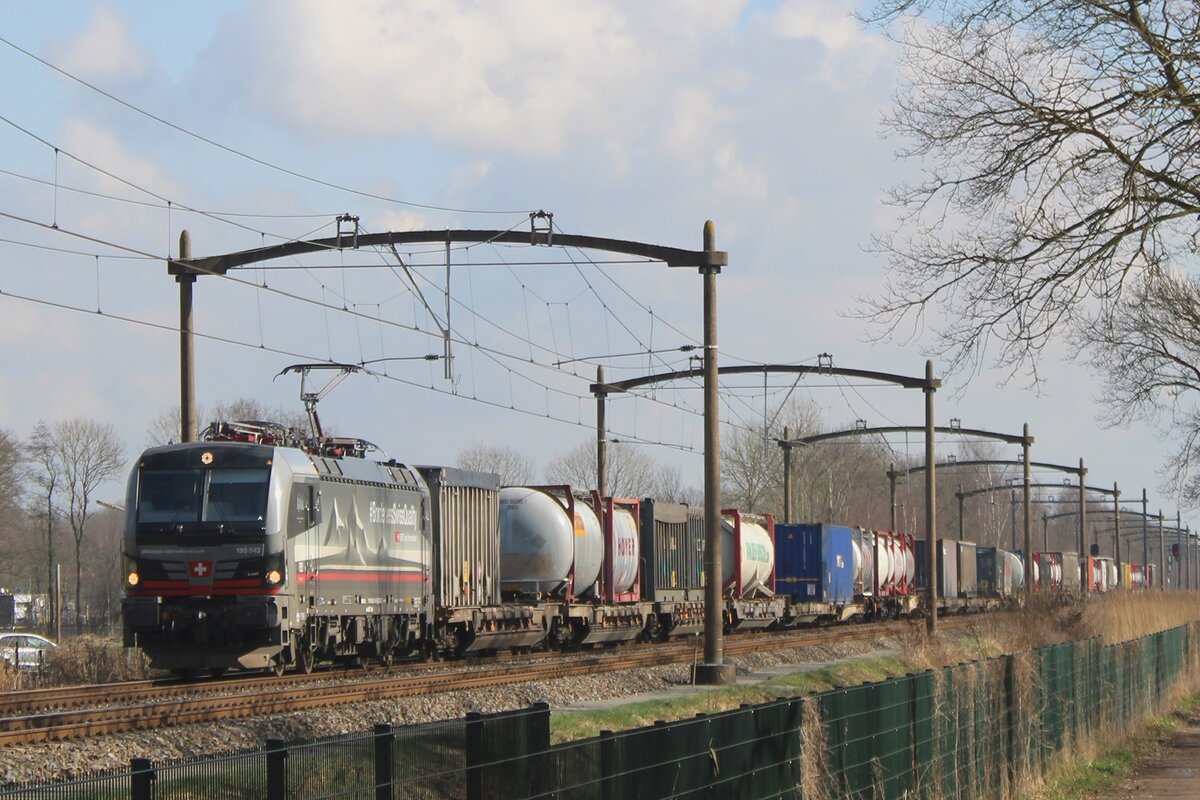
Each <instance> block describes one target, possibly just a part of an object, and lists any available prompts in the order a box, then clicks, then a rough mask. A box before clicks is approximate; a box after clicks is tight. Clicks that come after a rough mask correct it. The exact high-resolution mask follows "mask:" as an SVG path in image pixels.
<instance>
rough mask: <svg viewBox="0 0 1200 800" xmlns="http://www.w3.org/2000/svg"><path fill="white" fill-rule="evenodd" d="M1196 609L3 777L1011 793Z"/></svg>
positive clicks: (535, 789)
mask: <svg viewBox="0 0 1200 800" xmlns="http://www.w3.org/2000/svg"><path fill="white" fill-rule="evenodd" d="M1198 636H1200V623H1197V624H1193V625H1191V626H1185V627H1180V628H1175V629H1172V630H1169V631H1164V632H1162V633H1158V634H1154V635H1152V636H1147V637H1145V638H1142V639H1138V640H1134V641H1131V642H1125V643H1123V644H1119V645H1113V646H1108V647H1104V646H1101V645H1100V643H1099V642H1098V641H1096V640H1091V641H1085V642H1075V643H1071V644H1063V645H1057V646H1055V647H1047V648H1043V649H1040V650H1035V651H1032V652H1027V653H1020V654H1016V655H1012V656H1004V657H1000V658H995V659H990V660H987V661H978V662H972V663H969V664H959V665H957V666H952V667H946V668H943V669H939V670H931V671H929V672H923V673H920V674H914V675H907V676H904V677H902V678H894V679H891V680H887V681H882V682H879V683H872V684H863V685H861V686H854V687H847V688H840V689H834V690H831V691H828V692H823V693H821V694H817V695H812V696H809V697H805V698H794V697H793V698H781V699H779V700H776V701H773V702H769V703H764V704H761V705H756V706H743V707H742V708H739V709H736V710H732V711H727V712H724V713H719V714H707V715H699V716H696V717H694V718H692V719H686V720H681V721H677V722H671V723H664V722H660V723H656V724H655V725H652V726H649V727H644V728H637V729H634V730H627V731H620V732H611V731H605V732H603V733H602V734H601V735H600V736H599V737H596V738H592V739H586V740H582V741H577V742H569V743H564V744H557V745H551V724H550V709H549V707H548V706H547V705H546V704H544V703H542V704H536V705H534V706H531V707H530V708H528V709H523V710H520V711H513V712H505V713H502V714H491V715H483V714H469V715H467V717H466V719H463V720H455V721H450V722H443V723H436V724H430V725H419V726H412V727H404V728H393V727H392V726H391V725H377V726H376V727H375V729H374V730H373V731H371V732H366V733H361V734H356V735H351V736H342V737H338V738H336V739H329V740H324V741H315V742H309V743H302V744H285V743H284V742H283V741H280V740H272V741H269V742H268V743H267V746H266V747H265V748H264V749H261V750H255V751H250V752H244V753H235V754H232V755H227V756H223V757H220V758H211V759H205V760H199V761H188V762H179V763H166V764H154V763H152V762H150V761H148V760H145V759H134V761H133V763H132V764H131V769H130V770H129V771H126V772H122V773H120V774H113V775H108V776H103V777H98V778H91V779H87V780H83V781H75V782H72V783H63V784H55V785H50V786H31V787H17V788H13V789H8V790H4V791H0V798H29V800H48V799H50V798H54V799H55V800H57V799H58V798H104V799H105V800H107V799H108V798H112V799H113V800H116V799H117V798H121V799H122V800H124V798H133V800H185V799H186V798H210V799H212V800H226V799H229V800H233V799H235V798H236V799H239V800H240V798H267V799H268V800H275V799H279V800H282V798H293V799H295V800H310V799H311V800H316V799H317V798H354V799H355V800H358V799H360V798H361V799H362V800H386V799H388V798H420V799H425V798H428V800H443V799H444V798H465V800H529V799H531V798H545V799H547V800H548V799H549V798H555V799H556V800H659V798H685V799H687V800H701V799H707V798H712V800H717V799H718V798H720V800H736V799H737V798H747V799H750V798H755V799H757V798H804V800H818V798H841V797H851V798H870V799H871V800H900V798H912V797H921V798H940V797H977V798H992V797H995V798H1007V797H1012V796H1015V795H1016V794H1017V793H1018V792H1019V790H1020V788H1021V787H1022V786H1023V785H1024V784H1025V783H1026V782H1028V781H1030V780H1032V779H1035V778H1037V777H1038V776H1039V775H1041V774H1042V773H1043V772H1044V771H1045V769H1046V768H1047V766H1048V765H1049V764H1050V763H1051V761H1052V760H1053V759H1054V758H1055V757H1056V756H1059V755H1060V754H1062V753H1063V752H1064V751H1069V750H1070V749H1071V748H1072V747H1073V745H1074V744H1075V743H1076V742H1079V741H1083V740H1086V739H1087V738H1088V737H1089V736H1091V735H1092V734H1094V733H1096V732H1097V731H1099V730H1100V729H1101V728H1102V727H1106V726H1114V725H1119V724H1122V723H1125V722H1129V721H1131V720H1135V719H1138V718H1140V717H1142V716H1144V715H1145V714H1147V713H1150V712H1152V711H1154V710H1157V709H1159V708H1160V707H1161V705H1162V704H1163V703H1164V702H1166V701H1168V700H1170V698H1171V690H1172V688H1173V687H1174V686H1176V685H1177V683H1178V682H1179V681H1180V680H1181V679H1183V678H1185V677H1187V676H1188V675H1189V673H1196V671H1197V670H1200V647H1198V646H1197V645H1198V643H1200V639H1198V638H1197V637H1198Z"/></svg>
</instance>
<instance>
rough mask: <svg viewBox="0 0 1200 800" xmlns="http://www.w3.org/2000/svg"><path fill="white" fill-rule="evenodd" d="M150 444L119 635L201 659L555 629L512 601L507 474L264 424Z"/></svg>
mask: <svg viewBox="0 0 1200 800" xmlns="http://www.w3.org/2000/svg"><path fill="white" fill-rule="evenodd" d="M204 439H205V440H204V441H200V442H195V443H188V444H175V445H167V446H165V447H156V448H153V449H151V450H148V451H146V452H145V453H144V454H143V455H142V457H141V458H140V459H139V461H138V464H137V465H136V466H135V467H134V469H133V472H132V474H131V475H130V479H129V485H128V491H127V500H126V508H127V509H128V513H127V514H126V528H125V534H124V544H123V548H124V558H125V566H126V570H125V592H126V596H125V599H124V601H123V604H122V612H123V613H122V616H123V622H124V640H125V645H126V646H127V647H129V646H137V647H140V648H141V649H142V650H144V651H145V652H146V653H147V654H148V655H149V657H150V659H151V663H152V664H153V665H154V666H155V667H159V668H163V669H168V670H172V671H174V672H176V673H179V674H191V673H194V672H197V671H200V670H206V671H209V672H213V673H220V672H223V671H225V670H227V669H230V668H270V669H272V670H275V671H276V672H282V671H283V670H285V669H286V668H288V667H289V666H296V667H298V668H300V669H301V670H304V671H309V670H311V669H312V667H313V664H314V663H315V662H316V661H318V660H322V659H324V660H335V661H336V660H344V661H349V660H353V659H362V658H376V659H378V660H380V661H382V662H384V663H388V662H390V661H391V660H392V659H394V658H396V657H400V656H405V655H409V654H414V653H418V654H423V655H427V656H428V655H439V654H461V653H465V652H469V651H477V650H486V649H495V648H507V647H523V646H528V645H531V644H534V643H537V642H539V641H540V640H541V639H542V638H543V637H544V635H545V633H544V630H543V621H542V619H540V617H539V612H538V609H537V608H536V607H531V606H527V605H520V604H511V603H509V604H505V603H503V602H502V601H501V597H500V581H499V561H500V553H499V535H498V529H497V520H498V516H499V488H500V486H499V478H498V476H496V475H494V474H491V473H479V472H469V471H464V470H458V469H454V468H449V467H421V466H408V465H405V464H402V463H399V462H396V461H394V460H393V461H375V460H372V459H369V458H366V457H365V454H366V451H367V449H368V447H369V444H368V443H366V442H363V441H361V440H350V439H332V438H324V439H321V440H319V446H314V445H312V444H311V442H304V441H302V440H300V439H298V438H296V437H295V436H292V435H291V434H290V432H288V431H285V430H283V429H281V428H278V427H277V426H272V425H269V424H264V423H220V424H214V425H213V426H210V428H209V429H208V430H207V431H206V432H205V436H204Z"/></svg>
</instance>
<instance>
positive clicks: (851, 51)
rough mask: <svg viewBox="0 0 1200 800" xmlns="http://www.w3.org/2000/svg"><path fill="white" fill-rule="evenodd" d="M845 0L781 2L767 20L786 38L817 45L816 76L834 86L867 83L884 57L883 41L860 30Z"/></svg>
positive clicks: (885, 51)
mask: <svg viewBox="0 0 1200 800" xmlns="http://www.w3.org/2000/svg"><path fill="white" fill-rule="evenodd" d="M854 5H855V4H854V3H852V2H848V1H847V0H785V2H784V3H783V4H782V5H780V7H779V10H778V11H777V12H776V13H775V15H774V16H773V17H772V18H771V19H770V21H769V28H770V30H772V31H774V32H775V34H776V35H778V36H780V37H783V38H786V39H798V40H811V41H815V42H818V43H819V44H820V45H821V47H822V49H823V50H824V57H823V59H822V63H821V68H820V71H819V73H818V77H819V78H820V79H821V80H822V81H824V82H826V83H828V84H829V85H831V86H835V87H849V86H856V85H859V84H861V83H863V82H864V81H865V80H867V79H868V78H869V77H870V75H871V74H872V73H873V72H874V71H875V69H876V68H877V67H878V66H879V62H880V61H881V60H882V59H883V58H884V56H885V55H886V54H887V45H886V42H885V40H884V39H883V38H882V37H880V36H878V35H875V34H871V33H869V32H867V31H866V30H864V29H863V26H862V23H860V22H859V21H858V20H857V19H856V18H855V17H854Z"/></svg>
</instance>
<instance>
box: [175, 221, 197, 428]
mask: <svg viewBox="0 0 1200 800" xmlns="http://www.w3.org/2000/svg"><path fill="white" fill-rule="evenodd" d="M191 257H192V236H191V234H190V233H188V232H187V231H186V230H185V231H180V233H179V260H181V261H187V260H189V259H191ZM175 280H176V282H178V283H179V437H180V438H179V441H181V442H194V441H196V354H195V350H194V348H195V337H194V335H193V327H192V324H193V320H192V287H193V286H194V285H195V283H196V273H194V272H186V271H185V272H180V273H179V274H177V275H176V276H175Z"/></svg>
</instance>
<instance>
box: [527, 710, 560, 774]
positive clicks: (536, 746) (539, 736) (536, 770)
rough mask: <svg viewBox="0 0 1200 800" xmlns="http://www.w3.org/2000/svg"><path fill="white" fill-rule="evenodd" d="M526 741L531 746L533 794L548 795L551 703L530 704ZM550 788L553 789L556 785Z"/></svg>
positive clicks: (529, 754) (529, 756)
mask: <svg viewBox="0 0 1200 800" xmlns="http://www.w3.org/2000/svg"><path fill="white" fill-rule="evenodd" d="M525 741H526V742H528V746H529V751H528V752H527V753H526V756H527V757H528V758H529V759H530V761H531V762H532V764H533V770H532V773H533V774H532V776H531V777H532V781H531V783H532V785H531V786H530V789H531V790H532V792H531V795H532V797H535V798H536V797H544V796H547V795H548V794H549V793H550V792H549V791H548V784H550V782H551V775H550V774H549V773H550V770H549V768H548V761H549V759H548V758H547V756H546V753H547V752H548V751H549V750H550V704H549V703H547V702H544V701H543V702H539V703H533V704H531V705H530V706H529V713H528V714H527V715H526V716H525ZM549 788H550V791H553V788H554V787H549Z"/></svg>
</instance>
